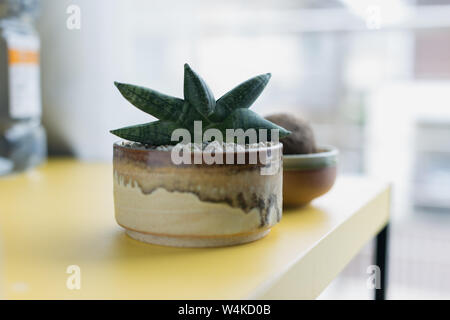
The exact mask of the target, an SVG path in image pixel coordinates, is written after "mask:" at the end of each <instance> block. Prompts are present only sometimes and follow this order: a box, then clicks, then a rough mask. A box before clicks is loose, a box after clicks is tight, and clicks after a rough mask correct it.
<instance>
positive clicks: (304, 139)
mask: <svg viewBox="0 0 450 320" xmlns="http://www.w3.org/2000/svg"><path fill="white" fill-rule="evenodd" d="M266 119H267V120H269V121H271V122H273V123H275V124H277V125H279V126H281V127H283V128H285V129H287V130H289V131H291V132H292V133H291V134H290V135H289V136H287V137H286V138H283V139H280V142H281V143H283V154H308V153H314V152H316V142H315V139H314V132H313V130H312V128H311V126H310V125H309V123H308V122H307V121H306V120H305V119H303V118H300V117H298V116H294V115H292V114H287V113H277V114H273V115H270V116H268V117H266Z"/></svg>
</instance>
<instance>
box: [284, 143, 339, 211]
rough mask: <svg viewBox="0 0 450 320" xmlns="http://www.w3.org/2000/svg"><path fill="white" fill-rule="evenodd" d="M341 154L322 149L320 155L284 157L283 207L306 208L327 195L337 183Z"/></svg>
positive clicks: (329, 148) (319, 151)
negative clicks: (339, 156) (314, 200)
mask: <svg viewBox="0 0 450 320" xmlns="http://www.w3.org/2000/svg"><path fill="white" fill-rule="evenodd" d="M338 153H339V152H338V150H337V149H336V148H334V147H331V146H322V147H319V148H318V152H317V153H312V154H298V155H284V156H283V206H284V207H287V208H289V207H299V206H304V205H307V204H308V203H310V202H311V201H312V200H313V199H315V198H317V197H320V196H321V195H323V194H325V193H327V192H328V191H329V190H330V189H331V187H332V186H333V184H334V182H335V180H336V167H337V158H338Z"/></svg>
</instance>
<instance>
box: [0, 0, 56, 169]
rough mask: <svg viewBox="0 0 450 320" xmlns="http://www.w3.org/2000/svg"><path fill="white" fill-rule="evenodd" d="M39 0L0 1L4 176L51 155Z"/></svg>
mask: <svg viewBox="0 0 450 320" xmlns="http://www.w3.org/2000/svg"><path fill="white" fill-rule="evenodd" d="M38 5H39V3H38V1H37V0H0V176H1V175H5V174H8V173H11V172H17V171H22V170H24V169H26V168H29V167H32V166H35V165H37V164H39V163H41V162H42V161H43V160H44V159H45V158H46V155H47V143H46V134H45V130H44V128H43V127H42V125H41V112H42V105H41V86H40V64H39V47H40V42H39V35H38V33H37V31H36V30H35V27H34V21H35V19H36V16H37V9H38Z"/></svg>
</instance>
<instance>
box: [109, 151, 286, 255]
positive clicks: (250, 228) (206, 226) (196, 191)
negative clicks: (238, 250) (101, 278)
mask: <svg viewBox="0 0 450 320" xmlns="http://www.w3.org/2000/svg"><path fill="white" fill-rule="evenodd" d="M269 149H270V150H271V151H270V152H273V154H277V155H278V154H279V156H277V157H272V160H271V161H272V162H271V164H272V165H274V167H273V168H276V170H275V171H274V172H273V174H269V175H264V174H261V168H262V167H265V166H266V165H265V164H261V163H260V162H259V161H258V163H257V164H211V165H208V164H206V163H203V164H182V165H176V164H174V163H173V161H172V160H171V152H170V151H160V150H149V149H145V148H134V147H130V146H126V145H123V144H120V143H117V144H115V145H114V160H113V163H114V205H115V217H116V221H117V222H118V224H119V225H121V226H122V227H123V228H125V229H126V231H127V233H128V235H129V236H131V237H132V238H134V239H136V240H139V241H144V242H148V243H154V244H160V245H168V246H178V247H216V246H228V245H235V244H240V243H245V242H250V241H254V240H257V239H260V238H262V237H264V236H265V235H266V234H267V233H268V232H269V230H270V229H271V227H272V226H274V225H275V224H276V223H278V222H279V221H280V219H281V214H282V177H283V176H282V175H283V166H282V145H281V144H277V145H275V146H271V147H270V148H269ZM256 151H257V149H256V150H253V151H248V152H244V154H245V157H246V158H248V157H249V156H250V153H251V152H256ZM275 151H277V152H275ZM227 154H228V153H227V152H224V153H223V157H224V158H225V157H226V156H227ZM236 154H237V152H232V157H234V158H236Z"/></svg>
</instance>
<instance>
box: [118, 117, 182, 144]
mask: <svg viewBox="0 0 450 320" xmlns="http://www.w3.org/2000/svg"><path fill="white" fill-rule="evenodd" d="M178 128H179V125H177V124H176V123H174V122H171V121H154V122H150V123H145V124H140V125H135V126H131V127H125V128H121V129H117V130H111V133H112V134H114V135H116V136H118V137H120V138H123V139H126V140H130V141H134V142H140V143H143V144H151V145H155V146H158V145H166V144H176V143H177V141H171V137H172V132H173V131H174V130H175V129H178Z"/></svg>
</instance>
